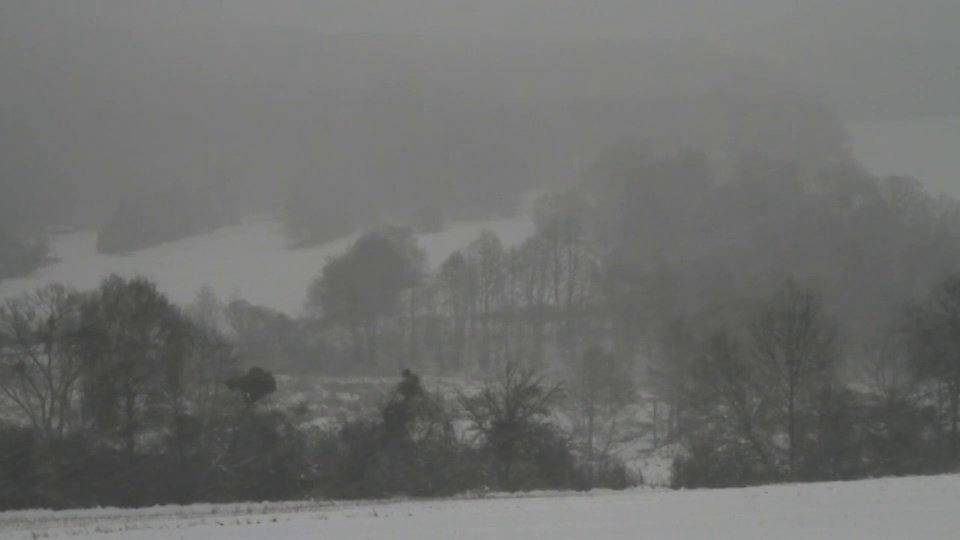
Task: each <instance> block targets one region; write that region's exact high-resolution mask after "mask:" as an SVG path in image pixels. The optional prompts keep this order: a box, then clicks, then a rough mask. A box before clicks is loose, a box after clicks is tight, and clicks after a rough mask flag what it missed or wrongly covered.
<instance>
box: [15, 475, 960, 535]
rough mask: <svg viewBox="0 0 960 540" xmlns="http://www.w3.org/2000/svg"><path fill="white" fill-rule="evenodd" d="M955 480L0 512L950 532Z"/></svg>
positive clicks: (958, 530) (140, 520) (384, 524)
mask: <svg viewBox="0 0 960 540" xmlns="http://www.w3.org/2000/svg"><path fill="white" fill-rule="evenodd" d="M958 502H960V476H939V477H926V478H902V479H884V480H872V481H865V482H850V483H828V484H806V485H782V486H770V487H760V488H750V489H729V490H714V491H666V490H650V489H639V490H634V491H628V492H623V493H611V492H602V493H593V494H550V493H543V494H536V495H535V496H527V497H495V498H485V499H475V500H467V499H461V500H449V501H422V502H412V501H405V502H391V503H384V502H368V503H349V504H336V505H328V504H322V503H290V504H270V505H265V504H246V505H226V506H210V505H196V506H190V507H182V508H180V507H165V508H154V509H147V510H134V511H121V510H109V509H106V510H92V511H81V512H45V511H31V512H11V513H7V514H0V538H4V539H6V538H11V539H28V540H30V539H36V538H76V539H83V538H100V537H103V536H104V535H108V536H107V537H109V538H130V539H144V540H153V539H157V540H160V539H170V538H182V539H188V540H189V539H197V540H200V539H203V540H217V539H230V540H246V539H254V538H313V539H330V540H339V539H397V540H402V539H416V540H454V539H463V540H466V539H499V540H510V539H524V540H530V539H540V538H544V539H550V540H567V539H570V540H580V539H591V540H608V539H610V540H619V539H623V540H627V539H629V540H633V539H637V538H651V539H662V538H668V539H682V538H691V539H718V540H719V539H734V540H751V539H758V540H759V539H763V540H769V539H782V540H789V539H804V540H810V539H831V538H836V539H869V540H878V539H887V538H889V539H898V540H906V539H911V540H925V539H954V538H960V513H958V512H957V511H956V508H957V503H958Z"/></svg>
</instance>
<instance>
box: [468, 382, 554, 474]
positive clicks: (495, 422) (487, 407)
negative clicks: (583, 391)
mask: <svg viewBox="0 0 960 540" xmlns="http://www.w3.org/2000/svg"><path fill="white" fill-rule="evenodd" d="M563 395H564V390H563V387H562V386H560V385H559V384H551V383H548V382H547V381H546V379H545V378H544V377H543V376H541V375H537V374H536V372H535V371H533V370H531V369H526V368H521V367H518V366H517V364H515V363H509V364H507V366H506V367H505V368H504V369H503V370H502V371H501V372H500V374H499V375H498V376H497V378H496V379H494V380H492V381H490V382H488V383H487V384H485V385H484V386H483V388H482V389H481V390H480V392H479V393H478V394H476V395H472V396H467V395H461V396H460V406H461V408H462V409H463V411H464V413H465V415H466V418H467V420H468V421H469V423H470V427H471V429H472V430H474V432H476V433H477V434H478V435H479V436H480V437H481V438H482V440H483V443H484V445H485V447H486V448H487V449H488V450H489V451H490V452H491V454H492V457H493V466H494V474H495V475H496V477H497V481H498V483H499V484H500V486H501V487H502V488H504V489H507V490H513V489H516V486H517V482H516V480H517V479H516V478H515V474H514V473H515V466H516V465H517V464H518V462H519V461H521V460H522V459H523V454H524V453H525V452H524V451H525V449H526V448H527V447H528V443H529V442H530V441H529V439H530V438H531V437H532V436H533V435H534V434H535V432H536V431H537V429H538V428H539V427H540V426H541V425H542V424H544V423H545V422H546V421H547V420H548V418H549V417H550V415H551V413H552V411H553V407H555V406H556V405H557V404H558V403H559V401H560V399H561V398H562V397H563Z"/></svg>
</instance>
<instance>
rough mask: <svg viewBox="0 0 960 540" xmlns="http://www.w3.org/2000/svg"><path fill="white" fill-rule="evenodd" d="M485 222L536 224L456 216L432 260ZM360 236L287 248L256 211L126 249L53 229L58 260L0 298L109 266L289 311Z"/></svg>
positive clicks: (514, 235)
mask: <svg viewBox="0 0 960 540" xmlns="http://www.w3.org/2000/svg"><path fill="white" fill-rule="evenodd" d="M484 229H486V230H490V231H492V232H494V233H496V234H497V235H498V236H499V237H500V239H501V240H502V241H503V243H504V245H506V246H512V245H515V244H518V243H520V242H522V241H523V240H524V239H526V238H527V237H528V236H529V235H530V234H531V233H532V231H533V222H532V220H531V219H530V218H529V217H527V216H522V217H517V218H513V219H501V220H493V221H477V222H454V223H450V224H449V226H448V228H447V230H446V231H444V232H441V233H436V234H423V235H419V236H418V237H417V239H418V241H419V243H420V246H421V247H422V248H423V249H424V251H426V253H427V257H428V260H429V263H430V264H431V265H432V266H436V265H439V264H440V263H442V262H443V260H444V259H446V258H447V257H448V256H449V255H450V254H451V253H453V252H454V251H456V250H458V249H463V248H465V247H466V246H467V244H469V243H470V241H472V240H473V239H474V238H476V237H477V236H478V235H479V234H480V232H481V231H483V230H484ZM355 238H356V237H355V236H350V237H347V238H342V239H340V240H336V241H333V242H329V243H326V244H323V245H321V246H317V247H314V248H310V249H289V248H288V246H287V240H286V238H285V237H284V234H283V230H282V225H281V224H280V223H279V222H277V221H273V220H270V219H265V218H251V219H248V220H245V221H244V222H243V223H241V224H240V225H236V226H233V227H226V228H223V229H219V230H217V231H213V232H210V233H207V234H202V235H198V236H194V237H191V238H186V239H184V240H179V241H176V242H168V243H165V244H162V245H159V246H156V247H153V248H150V249H145V250H142V251H138V252H136V253H131V254H129V255H101V254H99V253H97V250H96V243H97V235H96V233H95V232H76V233H70V234H64V235H59V236H54V237H53V238H52V239H51V251H52V255H53V256H54V257H56V258H57V259H58V260H59V261H58V262H57V263H55V264H52V265H50V266H47V267H46V268H42V269H40V270H38V271H37V272H35V273H34V274H33V275H31V276H28V277H26V278H22V279H8V280H3V281H0V299H3V298H9V297H12V296H16V295H19V294H23V293H25V292H29V291H31V290H33V289H36V288H38V287H41V286H43V285H47V284H49V283H62V284H64V285H68V286H70V287H73V288H75V289H79V290H86V289H93V288H95V287H96V286H97V285H98V284H99V283H100V280H101V279H103V278H104V277H106V276H107V275H109V274H111V273H116V274H119V275H121V276H124V277H134V276H137V275H142V276H145V277H147V278H149V279H151V280H153V281H155V282H156V283H157V284H158V285H159V287H160V290H161V291H163V292H164V293H166V294H167V295H168V296H169V297H170V298H171V299H172V300H173V301H174V302H177V303H180V304H187V303H189V302H191V301H193V299H194V298H195V296H196V294H197V292H198V291H199V290H200V288H201V287H203V286H204V285H207V286H209V287H211V288H212V289H213V290H214V291H215V292H216V293H217V295H219V296H220V297H221V298H231V297H234V296H239V297H240V298H243V299H244V300H247V301H249V302H252V303H254V304H258V305H262V306H267V307H270V308H273V309H276V310H278V311H282V312H284V313H287V314H289V315H297V314H299V313H300V311H301V309H302V307H303V303H304V300H305V299H306V296H307V290H308V288H309V286H310V283H311V282H312V281H313V279H314V278H315V277H316V276H317V275H318V274H319V273H320V270H321V268H323V264H324V262H325V261H326V260H327V258H328V257H330V256H334V255H337V254H339V253H342V252H343V251H344V250H345V249H346V248H347V247H348V246H349V245H350V243H351V242H353V240H354V239H355Z"/></svg>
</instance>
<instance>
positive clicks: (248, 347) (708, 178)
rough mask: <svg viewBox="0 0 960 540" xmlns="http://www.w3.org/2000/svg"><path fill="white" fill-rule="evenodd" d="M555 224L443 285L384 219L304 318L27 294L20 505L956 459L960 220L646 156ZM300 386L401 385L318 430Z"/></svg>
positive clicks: (571, 202)
mask: <svg viewBox="0 0 960 540" xmlns="http://www.w3.org/2000/svg"><path fill="white" fill-rule="evenodd" d="M841 154H842V153H841ZM533 212H534V220H535V223H536V230H535V233H534V234H533V236H531V237H530V238H529V239H528V240H526V241H525V242H523V243H522V244H521V245H518V246H515V247H510V248H506V247H504V246H503V245H502V243H501V242H500V240H499V239H498V238H497V237H496V235H494V234H493V233H490V232H485V233H483V234H481V235H480V236H479V237H478V238H476V239H475V240H473V241H472V242H471V243H469V245H466V246H463V248H462V250H460V251H458V252H456V253H454V254H453V255H451V256H450V257H449V258H448V259H447V260H445V261H443V262H442V264H440V265H439V267H438V268H436V269H431V268H430V267H429V266H428V265H427V262H426V256H425V254H424V252H423V251H422V250H421V249H420V247H419V246H418V245H417V240H416V235H415V234H414V231H413V230H412V229H410V228H407V227H401V226H388V225H382V226H377V227H373V228H370V229H368V230H367V231H366V232H364V233H363V234H361V235H360V236H359V237H358V238H357V239H356V240H355V241H354V242H353V244H352V245H350V247H349V248H348V249H347V250H346V251H345V252H344V253H342V254H341V255H339V256H337V257H334V258H331V259H330V260H328V262H327V263H326V264H325V265H324V266H323V267H322V268H318V269H317V277H316V279H315V281H314V283H313V285H312V286H311V287H310V289H309V291H305V297H304V309H303V313H302V315H301V316H298V317H291V316H288V315H285V314H282V313H278V312H273V311H271V310H270V309H268V308H265V307H261V306H256V305H253V304H250V303H249V302H246V301H244V300H242V299H241V298H232V299H230V300H228V301H224V300H222V299H220V298H217V297H216V295H214V294H213V293H212V292H211V291H209V290H204V291H201V292H200V293H199V295H198V297H197V300H196V301H195V302H194V303H193V304H192V305H189V306H179V305H175V304H173V303H172V302H170V301H169V300H168V299H167V298H166V296H165V295H164V294H163V293H162V291H160V290H158V288H157V286H156V285H155V284H153V283H151V282H150V281H149V280H147V279H145V278H134V279H125V278H121V277H118V276H110V277H107V278H105V279H104V280H103V282H102V283H101V285H100V286H99V287H98V288H96V289H95V290H90V291H74V290H70V289H68V288H66V287H63V286H59V285H52V286H48V287H45V288H43V289H40V290H37V291H34V292H33V293H30V294H27V295H25V296H22V297H19V298H15V299H11V300H8V301H6V302H5V303H4V304H3V306H2V307H0V396H2V404H3V407H4V409H3V410H4V411H5V414H4V416H3V423H2V427H0V429H2V437H0V471H4V477H3V480H4V481H3V482H0V508H19V507H53V508H66V507H90V506H105V505H111V506H149V505H154V504H163V503H191V502H200V501H211V502H232V501H251V500H285V499H301V498H329V499H352V498H372V497H391V496H404V495H405V496H414V497H426V496H447V495H455V494H465V493H472V494H477V493H483V492H485V491H488V490H493V491H511V492H512V491H527V490H533V489H580V490H588V489H593V488H598V487H604V488H616V489H622V488H626V487H629V486H633V485H637V484H640V483H642V482H643V481H644V479H643V478H642V475H640V474H639V472H638V471H636V470H631V469H630V468H629V467H627V465H626V464H625V463H624V462H623V461H622V460H621V458H620V457H618V456H617V455H615V454H614V453H613V452H612V451H611V448H612V446H613V445H614V444H615V443H616V442H617V441H621V440H622V439H623V438H624V437H626V436H628V435H627V434H626V433H625V428H626V426H628V425H634V426H635V425H636V417H637V416H638V415H639V416H642V418H643V421H642V422H640V425H641V426H642V435H643V436H645V437H647V438H652V440H653V444H654V445H655V446H668V445H672V446H673V447H675V448H677V449H679V451H677V453H676V456H675V458H674V461H673V467H672V471H671V484H672V485H673V487H677V488H681V487H683V488H693V487H730V486H744V485H756V484H764V483H776V482H788V481H789V482H795V481H819V480H838V479H856V478H865V477H875V476H884V475H904V474H930V473H940V472H946V471H952V470H955V469H956V467H957V465H958V463H960V357H958V355H957V351H958V350H960V329H958V327H957V323H956V321H957V320H958V318H960V203H958V201H956V200H953V199H951V198H949V197H945V196H933V195H931V194H929V193H927V192H926V191H925V190H924V189H923V187H922V185H921V184H920V183H919V182H918V181H916V180H913V179H910V178H901V177H876V176H874V175H872V174H870V173H869V172H867V171H866V170H864V169H863V168H862V167H861V166H859V165H858V164H857V163H856V162H855V161H854V160H852V159H851V158H848V157H844V156H842V155H840V157H833V158H830V159H826V158H823V159H786V158H784V157H783V156H780V157H779V158H776V159H774V158H771V157H770V156H769V155H766V156H761V155H758V154H757V155H752V154H749V153H747V152H743V153H742V154H740V155H736V156H735V157H733V158H731V157H730V155H729V154H724V155H718V154H716V153H710V152H706V151H698V150H693V149H682V150H677V151H668V152H665V151H662V150H655V149H652V148H651V147H648V146H645V145H642V144H637V143H633V142H625V143H623V144H621V145H617V146H613V147H610V148H608V149H607V150H606V151H605V152H603V153H602V154H601V155H599V156H598V157H597V159H596V160H595V161H594V162H593V164H592V165H591V166H590V167H588V168H586V169H585V170H583V171H582V174H581V178H580V179H579V180H578V181H577V182H574V183H570V184H568V185H565V186H562V187H557V188H555V189H552V190H550V191H549V192H546V193H544V194H542V195H541V196H540V198H539V199H538V200H537V202H536V203H535V205H534V209H533ZM427 221H429V220H427ZM285 376H287V377H290V376H292V377H294V378H310V377H319V376H322V377H341V378H361V379H362V378H370V377H380V378H383V377H394V378H395V379H394V381H395V384H394V385H393V387H392V388H390V389H389V390H388V391H387V392H385V393H384V395H383V396H382V398H381V399H380V401H379V402H378V403H377V406H376V409H375V411H374V412H372V413H368V414H364V415H361V416H359V417H357V416H354V417H343V418H339V419H338V420H337V421H336V422H334V423H333V424H332V425H330V424H327V425H318V424H316V423H313V422H310V421H308V420H309V411H310V409H311V407H312V404H311V403H309V402H305V401H304V402H298V403H295V404H292V405H291V404H289V403H287V402H284V401H282V400H279V399H274V398H275V397H277V396H278V395H279V394H281V393H282V392H283V391H284V388H283V384H284V381H285V380H289V379H285V378H284V377H285ZM323 380H324V379H323V378H318V379H317V381H318V382H317V383H316V384H319V385H323V384H324V383H323ZM441 380H446V381H450V380H453V381H459V382H458V383H457V385H458V386H457V388H456V390H454V391H449V389H448V390H443V391H442V390H441V388H440V386H438V385H436V384H434V383H436V382H437V381H441ZM444 388H449V387H447V386H445V387H444ZM631 417H632V418H631ZM634 435H636V434H635V433H634Z"/></svg>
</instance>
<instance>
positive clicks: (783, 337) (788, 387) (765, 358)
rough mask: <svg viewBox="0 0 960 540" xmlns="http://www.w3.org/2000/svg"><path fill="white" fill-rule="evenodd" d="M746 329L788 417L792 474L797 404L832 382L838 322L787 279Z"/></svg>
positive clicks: (765, 377)
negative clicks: (748, 330)
mask: <svg viewBox="0 0 960 540" xmlns="http://www.w3.org/2000/svg"><path fill="white" fill-rule="evenodd" d="M749 329H750V336H751V338H752V343H751V344H752V352H753V354H754V355H755V357H756V361H757V368H758V369H759V371H760V373H761V376H762V377H763V382H764V385H765V387H766V389H767V390H768V391H769V392H770V393H771V396H772V399H773V400H774V403H775V404H776V406H777V407H779V408H780V410H781V411H782V413H783V414H784V415H785V418H786V424H787V453H788V459H789V464H790V471H791V474H793V473H796V468H797V452H798V448H799V443H800V437H801V434H800V426H799V417H800V415H801V413H802V411H801V409H803V408H804V407H809V406H811V404H812V401H813V400H814V399H815V398H816V393H817V391H818V390H820V389H822V388H823V387H824V386H825V385H826V384H827V383H829V382H830V378H831V375H832V374H833V368H834V367H835V366H836V365H837V362H838V360H839V343H838V331H837V325H836V323H835V322H834V321H833V320H831V319H830V318H828V317H827V315H826V313H825V312H824V309H823V304H822V301H821V299H820V296H819V295H818V294H817V293H816V292H814V291H812V290H810V289H808V288H806V287H804V286H802V285H801V284H800V283H798V282H797V281H795V280H793V279H788V280H787V281H786V282H785V283H784V284H783V286H782V287H781V288H780V289H779V290H777V291H776V292H775V293H774V294H773V295H772V296H771V297H770V298H769V299H767V300H766V301H765V302H763V303H761V306H760V309H759V311H758V313H757V315H756V316H755V317H754V319H753V320H752V321H751V322H750V324H749Z"/></svg>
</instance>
